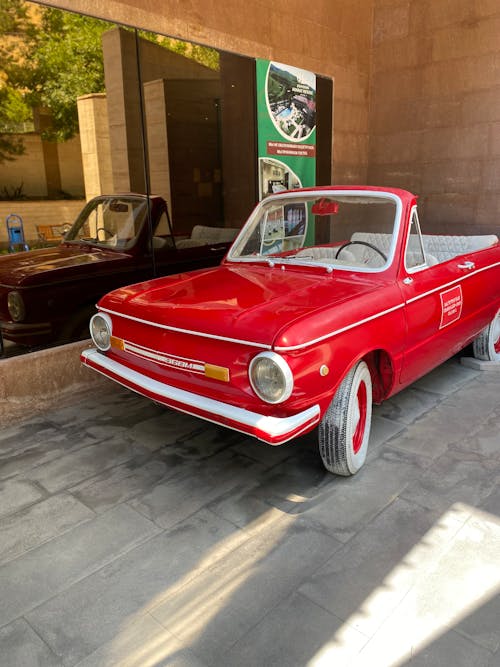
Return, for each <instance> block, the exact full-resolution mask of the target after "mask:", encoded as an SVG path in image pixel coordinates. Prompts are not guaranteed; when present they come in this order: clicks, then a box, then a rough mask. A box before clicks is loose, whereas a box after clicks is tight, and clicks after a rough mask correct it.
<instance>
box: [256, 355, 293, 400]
mask: <svg viewBox="0 0 500 667" xmlns="http://www.w3.org/2000/svg"><path fill="white" fill-rule="evenodd" d="M248 377H249V379H250V384H251V385H252V389H253V390H254V391H255V393H256V394H257V396H258V397H259V398H261V399H262V400H263V401H266V403H282V402H283V401H286V399H287V398H288V397H289V396H290V394H291V393H292V389H293V375H292V371H291V370H290V366H289V365H288V364H287V363H286V361H285V360H284V359H283V357H280V355H279V354H276V352H261V354H258V355H257V356H256V357H254V358H253V359H252V361H251V362H250V367H249V369H248Z"/></svg>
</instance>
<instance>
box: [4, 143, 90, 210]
mask: <svg viewBox="0 0 500 667" xmlns="http://www.w3.org/2000/svg"><path fill="white" fill-rule="evenodd" d="M21 138H22V141H23V144H24V146H25V152H24V154H23V155H20V156H19V157H16V159H15V160H12V161H7V162H4V163H2V164H0V195H2V196H5V192H4V190H3V189H4V188H5V189H6V190H7V192H9V193H10V194H12V192H13V191H14V190H15V189H17V188H19V187H20V186H21V185H22V193H23V195H26V196H28V197H47V196H48V194H49V188H48V178H49V174H50V172H51V171H52V170H55V171H57V173H58V177H59V178H58V187H57V192H55V195H56V196H59V195H60V193H61V191H62V192H66V193H67V194H69V195H71V196H72V197H83V196H84V186H83V167H82V156H81V149H80V138H79V137H74V138H73V139H70V140H69V141H65V142H63V143H52V142H43V141H42V138H41V137H40V135H39V134H35V133H32V134H23V135H21ZM47 148H48V149H49V150H47Z"/></svg>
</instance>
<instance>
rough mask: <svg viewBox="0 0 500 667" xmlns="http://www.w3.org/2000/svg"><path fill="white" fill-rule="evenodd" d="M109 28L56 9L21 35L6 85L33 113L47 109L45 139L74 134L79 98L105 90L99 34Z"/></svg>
mask: <svg viewBox="0 0 500 667" xmlns="http://www.w3.org/2000/svg"><path fill="white" fill-rule="evenodd" d="M112 27H113V25H112V24H111V23H107V22H106V21H100V20H98V19H93V18H89V17H87V16H81V15H80V14H72V13H71V12H65V11H61V10H59V9H43V10H42V11H41V13H40V20H39V21H38V22H32V23H31V25H30V26H29V28H28V29H27V30H26V32H25V41H24V44H23V46H22V47H21V53H20V56H18V57H17V58H16V59H15V60H14V61H11V62H10V63H8V65H7V67H6V74H7V82H8V85H9V86H11V87H12V88H14V89H15V90H17V91H23V98H24V101H25V102H26V103H27V104H28V105H29V106H30V107H32V108H46V109H49V111H50V114H51V117H52V123H51V126H50V127H48V128H43V132H42V135H43V136H44V138H45V139H49V140H56V141H65V140H67V139H70V138H71V137H73V136H74V135H75V134H76V133H77V132H78V112H77V104H76V100H77V97H78V96H79V95H86V94H89V93H100V92H103V91H104V67H103V61H102V46H101V35H102V33H103V32H105V31H106V30H110V28H112Z"/></svg>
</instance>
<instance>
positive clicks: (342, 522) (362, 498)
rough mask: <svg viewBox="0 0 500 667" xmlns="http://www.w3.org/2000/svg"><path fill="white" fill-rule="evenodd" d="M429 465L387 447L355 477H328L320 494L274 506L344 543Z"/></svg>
mask: <svg viewBox="0 0 500 667" xmlns="http://www.w3.org/2000/svg"><path fill="white" fill-rule="evenodd" d="M428 465H429V460H428V459H426V458H425V457H420V456H416V455H414V454H410V453H407V452H400V451H397V450H394V449H391V448H390V447H387V446H384V447H382V448H379V449H376V450H375V451H374V452H371V453H370V454H369V456H368V459H367V462H366V464H365V466H364V468H363V469H362V470H361V471H360V472H359V473H358V474H357V475H355V476H353V477H347V478H343V477H337V476H335V475H328V477H327V478H326V479H325V484H324V486H323V487H322V488H321V489H319V493H318V494H316V495H315V496H312V497H311V498H310V499H304V500H303V501H298V502H297V501H296V502H294V503H293V506H291V504H290V503H289V504H282V503H275V501H274V500H273V499H271V500H269V502H271V503H272V504H276V506H277V507H279V508H281V509H284V510H286V511H289V512H292V513H294V514H298V515H300V516H302V517H303V518H305V519H307V520H308V521H311V522H313V523H314V524H315V525H319V526H321V527H322V529H323V530H325V531H326V532H328V534H330V535H332V536H334V537H336V538H337V539H339V540H341V541H342V542H347V541H349V540H350V539H351V538H352V536H353V535H355V534H356V533H358V532H359V531H360V530H363V528H365V526H367V525H368V524H369V523H370V521H372V520H373V519H374V517H376V516H377V514H379V512H381V511H382V510H383V509H384V508H385V507H387V506H388V505H390V504H391V503H392V502H393V500H394V499H395V498H396V497H397V496H398V495H399V494H400V493H401V492H402V491H403V490H404V489H405V488H406V487H407V486H408V485H409V484H410V483H411V482H412V481H413V480H414V479H418V478H419V477H420V476H421V475H422V473H423V472H424V471H425V470H426V468H427V466H428Z"/></svg>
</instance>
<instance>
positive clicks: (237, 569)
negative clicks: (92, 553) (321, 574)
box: [151, 515, 340, 665]
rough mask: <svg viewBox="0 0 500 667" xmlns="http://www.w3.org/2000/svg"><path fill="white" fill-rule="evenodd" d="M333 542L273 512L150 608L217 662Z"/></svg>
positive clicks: (289, 591)
mask: <svg viewBox="0 0 500 667" xmlns="http://www.w3.org/2000/svg"><path fill="white" fill-rule="evenodd" d="M339 544H340V543H339V542H338V541H336V540H334V539H333V538H331V537H329V536H327V535H326V534H325V533H322V532H319V531H317V530H314V529H313V528H311V526H309V525H307V524H305V523H303V522H302V521H300V520H298V519H293V518H291V517H288V518H286V519H283V517H282V516H281V515H276V516H275V517H274V520H272V519H271V520H270V521H269V522H268V523H267V524H264V525H263V526H262V527H261V529H260V530H258V531H256V532H254V533H253V535H252V539H251V540H247V541H246V542H244V543H243V544H241V546H239V547H238V548H236V549H234V550H232V551H230V552H229V553H228V554H227V555H226V556H225V557H224V558H222V559H220V561H219V562H217V563H216V564H215V565H214V566H213V567H211V568H210V569H208V570H205V571H203V572H201V573H200V574H199V576H197V577H196V578H194V579H191V580H190V581H188V582H187V583H186V584H185V585H184V586H182V587H178V588H176V589H175V590H173V591H172V592H171V593H170V594H169V595H168V596H166V597H165V599H164V601H163V602H161V603H160V604H158V605H157V606H156V607H154V608H153V610H152V612H151V613H152V614H153V616H154V617H155V618H156V619H158V620H159V621H160V622H161V623H162V625H164V626H165V627H166V628H167V630H169V631H170V632H171V633H172V634H174V635H175V636H177V637H179V639H181V640H182V641H184V642H187V643H188V644H189V646H190V647H191V649H192V650H193V651H194V652H195V654H196V655H198V656H199V657H201V658H202V659H203V660H205V661H206V662H208V663H209V664H211V665H219V664H221V662H222V661H223V659H224V655H225V653H226V651H227V650H228V649H229V648H230V647H231V646H232V645H233V644H234V643H235V642H236V641H237V640H239V639H241V638H242V637H244V636H245V635H246V634H247V632H248V630H249V628H251V627H253V626H254V625H255V624H256V623H258V622H260V621H261V620H262V619H263V618H264V616H265V615H266V614H267V613H269V612H271V610H273V609H274V607H276V605H277V604H279V603H280V602H281V601H282V600H284V599H285V598H287V597H288V596H289V595H290V594H292V593H293V592H295V590H296V589H297V587H298V586H300V584H301V583H302V582H303V581H304V579H305V578H307V577H308V576H310V574H311V573H312V572H314V571H315V570H316V569H317V568H318V567H319V566H320V565H321V564H322V563H324V562H325V561H326V560H327V559H328V558H329V557H330V556H331V555H332V554H333V553H335V552H336V550H337V549H338V547H339ZM259 664H265V663H259Z"/></svg>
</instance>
